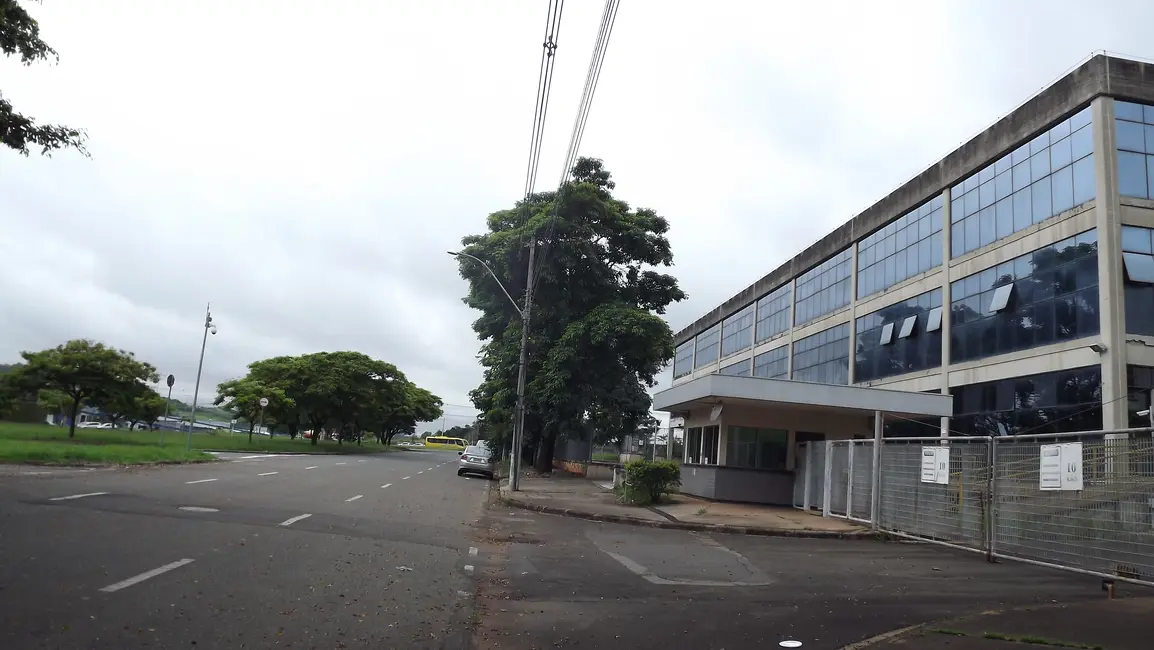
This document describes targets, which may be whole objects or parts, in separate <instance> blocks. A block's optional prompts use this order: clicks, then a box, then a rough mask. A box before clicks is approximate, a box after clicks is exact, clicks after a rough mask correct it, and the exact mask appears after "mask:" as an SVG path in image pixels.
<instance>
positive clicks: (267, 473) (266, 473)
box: [257, 472, 276, 476]
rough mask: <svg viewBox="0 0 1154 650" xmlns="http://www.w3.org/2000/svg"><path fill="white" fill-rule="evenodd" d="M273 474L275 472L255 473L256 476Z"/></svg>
mask: <svg viewBox="0 0 1154 650" xmlns="http://www.w3.org/2000/svg"><path fill="white" fill-rule="evenodd" d="M273 474H276V472H265V473H263V474H257V476H272V475H273Z"/></svg>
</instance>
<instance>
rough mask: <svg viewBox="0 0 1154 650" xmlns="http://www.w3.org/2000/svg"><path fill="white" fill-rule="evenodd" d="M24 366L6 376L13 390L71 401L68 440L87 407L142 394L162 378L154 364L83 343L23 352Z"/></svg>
mask: <svg viewBox="0 0 1154 650" xmlns="http://www.w3.org/2000/svg"><path fill="white" fill-rule="evenodd" d="M20 356H22V357H24V361H25V363H24V365H23V366H18V367H17V368H16V369H14V370H13V371H12V372H10V373H9V374H8V375H7V379H8V381H9V382H11V383H12V385H13V386H14V387H17V388H19V389H22V390H24V391H30V392H31V391H41V390H45V389H47V390H51V391H56V392H59V393H63V394H64V395H66V396H67V397H68V398H69V399H70V400H71V403H70V404H69V405H68V408H67V412H68V415H69V426H68V436H69V437H70V438H71V437H74V436H75V435H76V414H77V413H78V412H79V411H80V407H81V405H82V404H85V403H89V402H92V403H96V404H108V403H111V402H113V401H115V400H117V399H119V398H120V397H121V396H122V395H123V394H125V393H130V394H134V395H135V394H139V393H138V392H137V391H139V389H140V387H141V386H142V385H143V384H145V383H156V382H157V381H159V380H160V377H159V376H158V375H157V374H156V368H154V367H153V366H152V365H151V364H148V363H145V362H143V361H139V360H137V359H136V357H135V356H133V354H132V353H131V352H126V351H124V350H117V349H114V348H110V347H106V346H105V345H104V344H103V343H95V342H93V341H88V340H84V339H77V340H74V341H69V342H67V343H65V344H63V345H59V346H57V347H55V348H51V349H48V350H42V351H40V352H21V353H20Z"/></svg>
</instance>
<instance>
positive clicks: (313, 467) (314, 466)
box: [305, 465, 320, 469]
mask: <svg viewBox="0 0 1154 650" xmlns="http://www.w3.org/2000/svg"><path fill="white" fill-rule="evenodd" d="M318 467H320V465H313V466H312V467H306V468H305V469H316V468H318Z"/></svg>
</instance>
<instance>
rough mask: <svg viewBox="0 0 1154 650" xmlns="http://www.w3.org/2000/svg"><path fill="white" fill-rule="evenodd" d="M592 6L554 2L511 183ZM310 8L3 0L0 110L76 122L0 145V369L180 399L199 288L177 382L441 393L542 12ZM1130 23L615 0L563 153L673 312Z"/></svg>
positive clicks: (840, 216)
mask: <svg viewBox="0 0 1154 650" xmlns="http://www.w3.org/2000/svg"><path fill="white" fill-rule="evenodd" d="M598 5H599V3H575V2H570V3H567V6H566V8H565V14H564V24H563V27H562V32H561V35H560V41H559V45H560V47H559V49H558V59H557V68H556V81H555V85H554V93H553V97H552V103H551V108H550V111H549V121H548V132H547V136H546V143H545V145H546V146H545V151H544V156H543V158H542V169H541V173H540V179H541V180H540V182H539V188H542V189H543V188H547V187H549V186H551V185H552V184H553V183H555V182H556V180H557V179H558V177H559V175H560V169H559V168H558V165H559V164H560V160H561V157H562V155H563V153H564V148H565V146H566V144H567V140H568V137H569V130H570V126H571V120H572V116H573V112H574V110H575V108H576V105H577V101H578V98H579V95H580V91H581V86H582V84H583V81H584V76H585V67H586V65H587V62H588V56H589V52H590V49H591V47H592V44H593V41H594V37H595V34H596V29H597V23H598V20H599V17H600V9H601V8H600V6H598ZM320 6H321V5H318V4H317V3H314V2H308V3H306V2H303V1H288V0H279V1H277V2H272V1H265V2H260V1H257V0H234V1H231V2H225V1H222V0H218V1H213V2H199V3H177V2H168V1H163V2H157V1H155V0H152V1H144V0H137V1H128V0H121V1H115V0H104V1H102V2H99V3H94V2H84V1H81V0H46V2H44V4H42V5H41V4H36V3H30V4H28V5H27V7H28V9H29V11H30V12H32V13H33V15H34V16H35V17H37V18H38V19H39V20H40V23H41V28H42V33H43V36H44V38H45V39H46V40H47V41H48V42H49V43H50V44H51V45H53V46H54V47H56V49H57V50H59V52H60V56H61V62H60V65H59V66H44V65H39V66H33V67H31V68H24V67H21V66H19V65H18V64H17V63H16V62H15V61H13V60H8V61H4V62H0V78H3V79H4V82H3V83H4V86H3V91H4V93H5V96H6V97H7V98H9V99H10V100H12V101H13V102H14V104H15V105H16V106H17V108H18V109H20V110H22V111H24V112H26V113H28V114H31V115H33V116H35V117H37V118H38V119H40V120H43V121H46V122H58V123H64V124H69V125H77V126H82V127H84V128H86V129H87V130H88V132H89V134H90V136H91V141H90V148H91V150H92V153H93V159H92V160H91V161H89V160H83V159H81V158H79V157H78V156H75V155H73V154H68V153H62V154H58V155H57V156H56V157H55V158H52V159H41V158H38V157H35V156H34V157H32V158H28V159H24V158H21V157H18V156H16V155H14V154H12V153H10V152H6V151H5V152H0V255H2V256H0V360H9V359H11V358H14V357H15V356H16V354H17V352H18V351H19V350H22V349H38V348H42V347H46V346H50V345H55V344H57V343H59V342H61V341H62V340H64V339H65V338H68V337H73V336H89V337H94V338H98V339H102V340H105V341H106V342H108V343H110V344H114V345H117V346H121V347H126V348H129V349H132V350H134V351H136V352H137V354H138V355H139V356H141V357H143V358H146V359H149V360H150V361H152V362H153V363H155V364H157V365H158V366H159V367H160V369H161V371H162V372H174V373H175V374H177V376H178V377H179V378H181V383H178V391H177V394H181V392H180V391H181V390H184V391H186V392H188V393H191V387H190V384H191V378H192V376H193V375H194V373H195V369H196V360H197V354H198V352H199V343H200V334H201V330H200V322H201V321H200V319H201V317H202V315H203V309H204V303H206V302H208V301H212V302H213V305H214V308H213V311H214V315H215V318H216V321H217V322H218V323H219V324H220V328H221V330H220V334H219V335H218V336H217V337H215V338H214V339H213V340H211V341H210V342H209V349H208V354H207V355H206V359H205V381H206V383H207V384H208V385H209V386H211V385H214V384H215V383H216V382H219V381H221V380H223V379H225V378H227V377H230V376H234V375H237V374H239V373H241V372H243V369H244V366H245V364H247V363H248V362H250V361H252V360H254V359H258V358H261V357H264V356H269V355H274V354H285V353H298V352H306V351H311V350H317V349H359V350H362V351H364V352H366V353H369V354H373V355H375V356H378V357H380V358H383V359H386V360H389V361H392V362H394V363H396V364H397V365H398V366H399V367H401V368H402V369H403V370H404V371H405V372H406V373H407V374H409V375H410V377H412V378H413V379H414V380H416V381H417V382H418V383H421V384H422V385H425V386H427V387H429V388H430V389H432V390H433V391H434V392H436V393H438V394H440V395H441V396H442V397H443V398H444V399H445V400H446V401H448V402H450V403H454V404H467V392H468V390H469V389H470V388H472V387H473V386H475V385H476V383H477V382H478V381H479V380H480V369H479V367H478V364H477V362H476V359H475V355H476V352H477V349H478V344H477V342H476V340H475V338H474V335H473V332H472V330H471V329H470V327H469V324H470V322H471V321H472V319H473V318H475V314H473V313H472V312H470V310H468V309H467V308H465V307H464V305H462V304H461V303H460V297H461V295H462V294H463V292H464V289H465V285H464V282H463V281H461V280H460V278H459V277H458V276H457V274H456V267H455V265H454V263H453V261H452V260H451V259H450V258H448V256H446V255H445V254H444V251H445V250H446V249H448V248H453V247H455V246H456V245H457V243H458V241H459V239H460V238H461V237H462V236H464V235H467V234H471V233H475V232H479V231H481V230H482V229H483V227H484V217H485V216H486V215H487V214H488V213H489V212H491V211H493V210H497V209H501V208H503V207H506V206H508V205H510V204H511V203H512V201H514V200H515V199H516V198H517V196H518V195H519V193H520V192H521V188H522V184H523V177H524V167H525V159H526V154H527V148H528V142H527V140H528V135H529V127H530V124H531V120H532V111H533V93H534V83H535V81H536V71H537V64H538V60H539V59H538V57H539V53H540V49H539V48H540V43H541V31H542V23H543V20H542V18H543V16H542V14H543V13H544V6H543V4H542V3H540V2H530V1H529V0H517V1H512V0H509V1H505V2H486V3H477V2H464V1H460V2H448V1H443V0H433V1H430V2H420V3H416V2H413V3H374V2H365V1H360V2H357V1H353V0H346V1H343V2H333V3H325V4H324V9H323V10H321V9H318V7H320ZM1151 18H1154V7H1151V6H1146V5H1144V4H1143V3H1141V2H1138V1H1137V0H1135V1H1118V2H1112V3H1111V2H1106V3H1100V4H1098V5H1088V4H1085V3H1079V2H1073V1H1072V0H1064V1H1061V2H1059V1H1055V2H1050V3H1016V4H1015V3H1010V4H1007V3H1004V2H997V1H996V0H984V1H982V2H972V1H966V2H962V1H961V0H958V1H956V2H950V3H925V2H873V3H866V4H862V3H853V2H848V1H845V2H822V3H808V4H796V3H795V4H794V5H790V6H788V7H787V6H784V5H781V4H780V3H765V2H754V1H752V0H750V1H748V2H731V3H723V4H722V5H721V6H718V7H711V8H710V10H709V11H701V10H700V4H699V3H689V2H688V1H685V2H680V3H677V2H660V3H658V2H656V1H655V0H651V1H649V2H645V1H641V0H637V1H636V2H627V3H622V6H621V9H620V12H619V14H618V20H617V25H616V29H615V31H614V36H613V41H612V42H611V44H610V48H609V53H608V58H607V60H606V64H605V69H604V72H603V74H602V77H601V84H600V87H599V89H598V92H597V96H596V100H595V103H594V107H593V112H592V116H591V118H590V120H589V124H588V127H587V130H586V137H585V140H584V144H583V147H582V152H583V153H585V154H589V155H594V156H597V157H600V158H603V159H604V160H605V161H606V164H607V165H608V167H609V169H610V170H611V171H612V172H613V173H614V175H615V177H616V179H617V181H618V192H619V195H620V196H621V197H622V198H624V199H625V200H627V201H629V202H630V203H631V204H633V205H638V206H647V207H653V208H655V209H657V210H658V211H659V212H660V213H661V214H663V215H665V216H667V217H668V218H669V219H670V220H671V222H672V226H673V231H672V234H671V239H672V241H673V245H674V254H675V256H676V260H677V266H676V269H675V270H674V272H675V273H676V274H677V275H678V277H679V278H680V279H681V282H682V285H683V287H684V288H685V289H686V290H687V291H688V292H689V294H690V296H691V298H690V300H689V301H687V302H686V303H683V304H680V305H675V306H674V307H673V308H671V310H670V312H669V315H668V316H669V320H670V323H671V325H672V326H673V327H674V329H679V328H680V327H682V326H684V325H686V324H688V323H689V322H691V321H692V320H694V319H696V318H697V317H698V316H700V315H701V314H703V313H705V312H706V311H708V310H710V309H712V308H713V307H714V306H716V305H717V304H719V303H721V302H722V301H724V300H725V299H727V298H728V297H729V296H731V295H733V293H735V292H736V291H738V290H740V289H742V288H744V287H745V286H747V285H749V284H750V283H752V282H753V281H755V280H756V279H757V278H759V277H761V275H763V274H765V273H766V272H768V271H770V270H772V269H773V268H774V267H776V266H777V265H778V264H780V263H781V262H783V261H785V260H786V259H788V258H789V257H791V256H792V255H793V254H795V253H796V252H798V251H799V250H800V249H801V248H803V247H804V246H806V245H808V244H809V243H811V242H813V241H815V240H817V239H818V238H820V237H821V236H823V235H824V234H825V233H826V232H828V231H829V230H831V229H833V228H834V227H836V226H837V225H839V224H841V223H842V222H843V221H845V220H846V219H848V218H849V217H851V216H852V215H853V214H855V213H856V212H859V211H861V210H862V209H864V208H866V207H868V205H869V204H870V203H872V202H873V201H874V200H876V199H878V198H880V197H882V196H884V195H885V194H887V193H888V192H890V191H892V190H893V189H895V188H896V187H898V186H899V185H900V184H901V183H903V182H904V181H905V180H907V179H908V178H910V177H912V176H913V175H914V174H916V173H917V172H918V171H920V170H921V169H922V168H924V167H926V166H928V165H929V164H931V163H933V162H935V161H936V160H938V159H939V158H941V157H942V156H943V155H945V154H946V153H948V152H949V151H950V150H951V149H953V148H954V147H955V146H957V145H958V144H960V143H961V142H962V141H963V140H965V139H967V138H968V137H969V136H971V135H973V134H974V133H976V132H978V131H979V130H980V129H982V128H983V127H984V126H986V125H988V124H989V123H991V122H992V121H994V120H995V119H996V118H997V117H998V116H999V115H1001V114H1003V113H1005V112H1007V111H1008V110H1009V109H1010V108H1012V107H1013V106H1014V105H1016V104H1017V103H1018V102H1020V101H1022V100H1023V99H1025V98H1026V97H1027V96H1028V95H1029V94H1031V93H1032V92H1034V91H1036V90H1037V89H1039V88H1040V87H1042V86H1043V85H1045V84H1046V83H1048V82H1049V81H1050V80H1052V79H1054V78H1056V77H1057V76H1059V75H1060V74H1061V73H1062V72H1063V71H1064V70H1066V69H1068V68H1069V67H1070V66H1071V65H1073V64H1074V63H1075V62H1077V61H1078V60H1079V59H1081V58H1082V57H1084V56H1085V55H1087V54H1089V53H1090V52H1091V51H1092V50H1098V49H1107V50H1111V51H1118V52H1123V53H1127V54H1133V55H1138V56H1143V55H1146V54H1149V52H1146V51H1144V50H1145V49H1146V48H1148V45H1147V40H1148V39H1147V37H1146V33H1145V32H1146V31H1147V30H1146V29H1145V27H1144V26H1145V25H1147V24H1149V22H1150V19H1151ZM185 378H187V379H185ZM189 396H190V395H189ZM451 425H452V423H451V422H450V423H449V426H451Z"/></svg>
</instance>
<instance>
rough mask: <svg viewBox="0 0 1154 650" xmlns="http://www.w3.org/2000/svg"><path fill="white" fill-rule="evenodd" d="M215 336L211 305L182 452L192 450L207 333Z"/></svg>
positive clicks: (207, 311) (208, 311) (206, 314)
mask: <svg viewBox="0 0 1154 650" xmlns="http://www.w3.org/2000/svg"><path fill="white" fill-rule="evenodd" d="M210 330H211V331H212V333H213V334H216V325H213V324H212V303H209V304H208V306H207V307H205V308H204V338H203V339H202V340H201V342H200V362H199V363H198V364H197V365H196V386H195V387H193V389H192V416H191V418H190V421H189V423H188V441H187V442H185V444H184V450H185V451H188V450H190V449H192V430H193V429H195V428H196V400H197V398H198V397H199V396H200V372H201V370H203V369H204V348H205V347H207V346H208V333H209V331H210Z"/></svg>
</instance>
